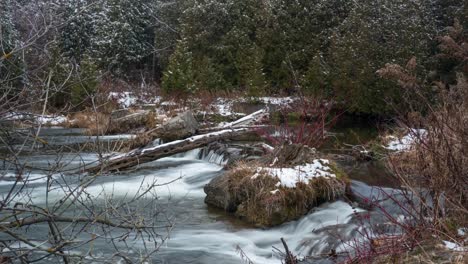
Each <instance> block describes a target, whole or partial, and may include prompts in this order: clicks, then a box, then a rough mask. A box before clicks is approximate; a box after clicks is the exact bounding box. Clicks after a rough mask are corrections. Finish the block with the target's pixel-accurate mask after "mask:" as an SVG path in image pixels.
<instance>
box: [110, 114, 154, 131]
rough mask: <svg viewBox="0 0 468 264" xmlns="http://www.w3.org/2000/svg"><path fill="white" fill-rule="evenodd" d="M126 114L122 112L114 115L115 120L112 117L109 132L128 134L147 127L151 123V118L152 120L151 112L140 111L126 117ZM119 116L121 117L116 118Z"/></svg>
mask: <svg viewBox="0 0 468 264" xmlns="http://www.w3.org/2000/svg"><path fill="white" fill-rule="evenodd" d="M125 113H127V112H126V111H125V110H122V111H119V112H115V113H113V114H112V116H114V118H112V116H111V121H110V124H111V126H110V129H109V132H111V133H127V132H129V131H130V130H132V129H135V128H142V127H146V126H147V124H148V123H151V122H149V118H151V115H150V113H151V112H150V111H139V112H135V113H129V114H127V115H124V114H125ZM121 115H122V116H121ZM117 116H121V117H118V118H115V117H117ZM153 118H154V116H153Z"/></svg>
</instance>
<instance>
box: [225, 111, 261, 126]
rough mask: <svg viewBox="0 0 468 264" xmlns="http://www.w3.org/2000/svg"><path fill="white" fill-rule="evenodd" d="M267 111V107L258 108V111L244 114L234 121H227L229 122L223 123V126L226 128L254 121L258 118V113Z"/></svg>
mask: <svg viewBox="0 0 468 264" xmlns="http://www.w3.org/2000/svg"><path fill="white" fill-rule="evenodd" d="M266 113H268V110H266V109H262V110H258V111H257V112H254V113H252V114H250V115H247V116H244V117H243V118H241V119H238V120H236V121H234V122H231V123H227V124H222V125H221V127H224V128H228V127H236V126H238V125H241V124H245V123H250V122H252V121H255V119H256V117H257V116H258V115H262V114H266Z"/></svg>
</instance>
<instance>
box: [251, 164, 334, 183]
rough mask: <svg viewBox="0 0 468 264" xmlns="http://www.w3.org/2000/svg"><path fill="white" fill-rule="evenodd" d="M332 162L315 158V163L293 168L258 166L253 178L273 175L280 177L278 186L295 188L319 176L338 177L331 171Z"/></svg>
mask: <svg viewBox="0 0 468 264" xmlns="http://www.w3.org/2000/svg"><path fill="white" fill-rule="evenodd" d="M329 164H330V162H329V161H328V160H325V159H317V160H314V161H313V163H308V164H306V165H299V166H295V167H293V168H262V167H260V168H257V171H256V173H255V174H254V175H253V176H252V179H256V178H257V177H259V176H261V175H264V174H267V175H269V176H272V177H276V178H278V180H279V182H278V184H277V186H276V187H280V186H283V187H286V188H295V187H296V184H297V183H299V182H302V183H305V184H308V183H309V181H310V180H312V179H315V178H318V177H331V178H333V177H336V175H335V174H333V173H332V172H331V168H330V167H329V166H328V165H329Z"/></svg>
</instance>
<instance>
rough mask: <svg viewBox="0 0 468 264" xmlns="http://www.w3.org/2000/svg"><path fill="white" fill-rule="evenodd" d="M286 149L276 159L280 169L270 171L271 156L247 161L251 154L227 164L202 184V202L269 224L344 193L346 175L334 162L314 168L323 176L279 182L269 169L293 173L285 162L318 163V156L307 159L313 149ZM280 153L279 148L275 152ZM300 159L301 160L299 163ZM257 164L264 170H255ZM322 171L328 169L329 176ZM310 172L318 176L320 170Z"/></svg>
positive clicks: (255, 223) (254, 221)
mask: <svg viewBox="0 0 468 264" xmlns="http://www.w3.org/2000/svg"><path fill="white" fill-rule="evenodd" d="M285 149H286V150H287V153H288V154H291V155H288V157H286V158H284V157H283V159H282V160H281V161H280V162H281V163H279V162H278V164H281V166H280V167H279V168H278V167H277V168H271V170H269V168H270V167H271V166H270V164H272V163H271V157H270V158H262V159H257V160H255V161H252V162H246V161H245V160H246V159H248V158H249V157H252V156H251V155H249V156H247V157H246V158H244V161H243V162H238V163H236V164H234V165H232V166H230V169H229V170H228V171H227V172H226V173H225V174H224V175H223V176H220V177H219V178H216V179H214V180H212V181H211V182H210V183H209V184H208V185H207V186H206V187H205V193H206V194H207V197H206V200H205V202H206V203H207V204H209V205H212V206H215V207H218V208H220V209H224V210H226V211H228V212H235V215H236V216H237V217H239V218H241V219H243V220H245V221H246V222H249V223H251V224H254V225H255V226H258V227H271V226H276V225H280V224H282V223H284V222H287V221H292V220H295V219H298V218H300V217H302V216H303V215H305V214H307V213H308V212H309V211H310V210H311V209H313V208H314V207H316V206H318V205H320V204H322V203H324V202H329V201H333V200H336V199H338V198H340V197H343V196H344V195H345V192H346V187H347V183H348V180H347V177H346V175H344V173H343V172H342V171H340V170H339V169H337V167H336V165H335V164H332V163H327V162H326V161H324V163H323V166H324V167H317V170H318V169H319V168H320V172H321V173H323V174H325V175H324V176H320V177H313V176H311V177H310V178H309V180H308V181H301V182H297V183H295V184H294V185H292V186H290V185H283V184H284V182H283V184H282V180H280V179H279V178H278V177H277V176H278V174H276V172H270V171H272V170H273V171H281V172H284V173H287V174H290V173H291V170H292V171H293V173H294V168H296V167H294V168H293V167H292V166H290V167H288V166H284V165H291V164H300V163H302V165H305V163H308V162H309V163H311V164H316V162H321V160H318V159H315V160H312V161H310V160H309V159H311V158H312V156H313V157H315V158H317V154H316V153H315V151H314V150H313V149H309V148H307V147H303V148H302V147H297V146H296V147H290V148H285ZM301 152H302V153H301ZM280 153H281V151H280V152H275V153H274V154H275V155H278V154H280ZM254 156H255V155H254ZM299 158H301V159H302V160H303V162H300V161H299ZM276 160H278V159H276ZM325 164H327V165H325ZM259 167H262V168H267V169H266V170H265V169H261V170H258V168H259ZM311 167H312V168H313V167H315V165H314V166H311ZM283 169H284V170H283ZM285 170H288V172H285ZM300 171H301V169H297V173H300ZM325 172H328V173H329V176H327V175H326V173H325ZM308 173H309V172H308ZM310 173H311V174H310V175H317V174H316V173H319V172H318V171H314V172H312V171H311V172H310ZM287 177H294V175H293V176H286V178H287ZM298 177H299V176H298ZM301 177H303V176H301ZM286 181H288V180H286Z"/></svg>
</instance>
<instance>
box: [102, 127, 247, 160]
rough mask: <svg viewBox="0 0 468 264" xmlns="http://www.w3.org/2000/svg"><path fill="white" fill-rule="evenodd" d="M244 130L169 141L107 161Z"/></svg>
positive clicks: (226, 130) (231, 130) (228, 130)
mask: <svg viewBox="0 0 468 264" xmlns="http://www.w3.org/2000/svg"><path fill="white" fill-rule="evenodd" d="M246 130H247V129H243V128H239V129H225V130H221V131H217V132H213V133H208V134H203V135H197V136H193V137H189V138H186V139H180V140H175V141H171V142H168V143H164V144H161V145H157V146H154V147H150V148H145V149H143V150H140V149H138V150H136V151H132V152H130V153H128V154H120V155H116V156H113V157H110V158H109V160H116V159H119V158H122V157H127V156H132V155H135V154H139V153H141V154H145V153H147V152H151V151H155V150H158V149H161V148H166V147H168V146H172V145H177V144H180V143H183V142H193V141H196V140H199V139H202V138H208V137H214V136H220V135H223V134H226V133H230V132H240V131H246Z"/></svg>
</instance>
